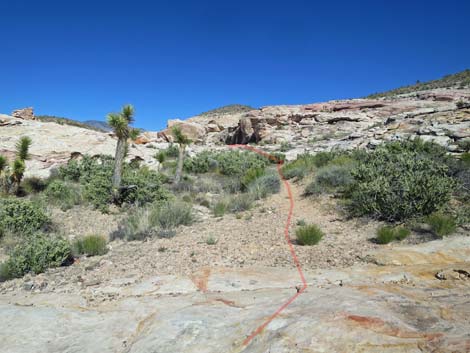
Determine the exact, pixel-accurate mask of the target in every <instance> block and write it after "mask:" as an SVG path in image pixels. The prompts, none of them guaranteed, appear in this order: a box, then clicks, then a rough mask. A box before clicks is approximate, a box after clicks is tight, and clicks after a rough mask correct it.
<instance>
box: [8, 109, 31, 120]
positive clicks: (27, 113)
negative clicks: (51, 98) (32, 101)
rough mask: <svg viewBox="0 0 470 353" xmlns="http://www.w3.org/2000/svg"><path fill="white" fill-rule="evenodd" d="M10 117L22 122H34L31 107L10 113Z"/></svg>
mask: <svg viewBox="0 0 470 353" xmlns="http://www.w3.org/2000/svg"><path fill="white" fill-rule="evenodd" d="M11 116H12V117H14V118H18V119H23V120H34V119H35V118H34V111H33V108H32V107H29V108H23V109H17V110H14V111H13V112H12V113H11Z"/></svg>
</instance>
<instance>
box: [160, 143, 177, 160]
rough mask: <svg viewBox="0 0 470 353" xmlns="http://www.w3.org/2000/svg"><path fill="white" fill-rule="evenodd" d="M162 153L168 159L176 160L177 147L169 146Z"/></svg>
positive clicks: (174, 145)
mask: <svg viewBox="0 0 470 353" xmlns="http://www.w3.org/2000/svg"><path fill="white" fill-rule="evenodd" d="M163 152H164V153H165V155H166V156H167V157H169V158H178V153H179V151H178V145H176V144H173V143H172V144H170V146H168V147H167V148H166V149H164V150H163Z"/></svg>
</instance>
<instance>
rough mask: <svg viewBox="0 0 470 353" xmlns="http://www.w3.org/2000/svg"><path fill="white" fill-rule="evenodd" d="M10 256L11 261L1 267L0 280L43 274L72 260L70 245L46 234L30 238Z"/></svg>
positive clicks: (63, 240)
mask: <svg viewBox="0 0 470 353" xmlns="http://www.w3.org/2000/svg"><path fill="white" fill-rule="evenodd" d="M9 255H10V257H9V259H8V260H7V261H6V262H4V263H3V264H1V265H0V277H1V278H0V280H7V279H11V278H16V277H21V276H23V275H24V274H26V273H28V272H32V273H35V274H38V273H42V272H44V271H45V270H46V269H47V268H50V267H58V266H62V265H66V264H68V263H70V262H71V260H72V256H71V249H70V244H69V243H68V242H67V241H66V240H65V239H62V238H59V237H54V236H49V235H45V234H35V235H33V236H31V237H29V238H28V240H27V241H24V242H22V243H20V244H19V245H17V246H16V247H15V248H14V249H13V251H12V252H11V253H10V254H9Z"/></svg>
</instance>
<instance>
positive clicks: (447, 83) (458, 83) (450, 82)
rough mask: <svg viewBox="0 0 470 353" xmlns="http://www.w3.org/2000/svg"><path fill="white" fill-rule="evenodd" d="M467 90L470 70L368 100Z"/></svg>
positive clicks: (372, 95)
mask: <svg viewBox="0 0 470 353" xmlns="http://www.w3.org/2000/svg"><path fill="white" fill-rule="evenodd" d="M449 87H457V88H465V87H470V70H464V71H461V72H458V73H456V74H452V75H446V76H444V77H442V78H440V79H438V80H432V81H427V82H417V83H416V84H414V85H409V86H403V87H399V88H395V89H392V90H390V91H385V92H380V93H374V94H371V95H369V96H367V98H380V97H390V96H396V95H399V94H406V93H413V92H416V91H424V90H428V89H435V88H449Z"/></svg>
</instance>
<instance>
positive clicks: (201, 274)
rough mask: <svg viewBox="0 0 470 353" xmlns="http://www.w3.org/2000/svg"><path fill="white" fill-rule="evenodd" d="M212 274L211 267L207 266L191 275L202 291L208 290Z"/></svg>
mask: <svg viewBox="0 0 470 353" xmlns="http://www.w3.org/2000/svg"><path fill="white" fill-rule="evenodd" d="M210 274H211V269H210V268H209V267H206V268H203V269H202V270H200V271H198V272H196V273H195V274H194V275H193V276H192V277H191V280H192V281H193V283H194V284H195V285H196V287H197V288H198V289H199V290H200V291H201V292H207V283H208V282H209V276H210Z"/></svg>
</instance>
